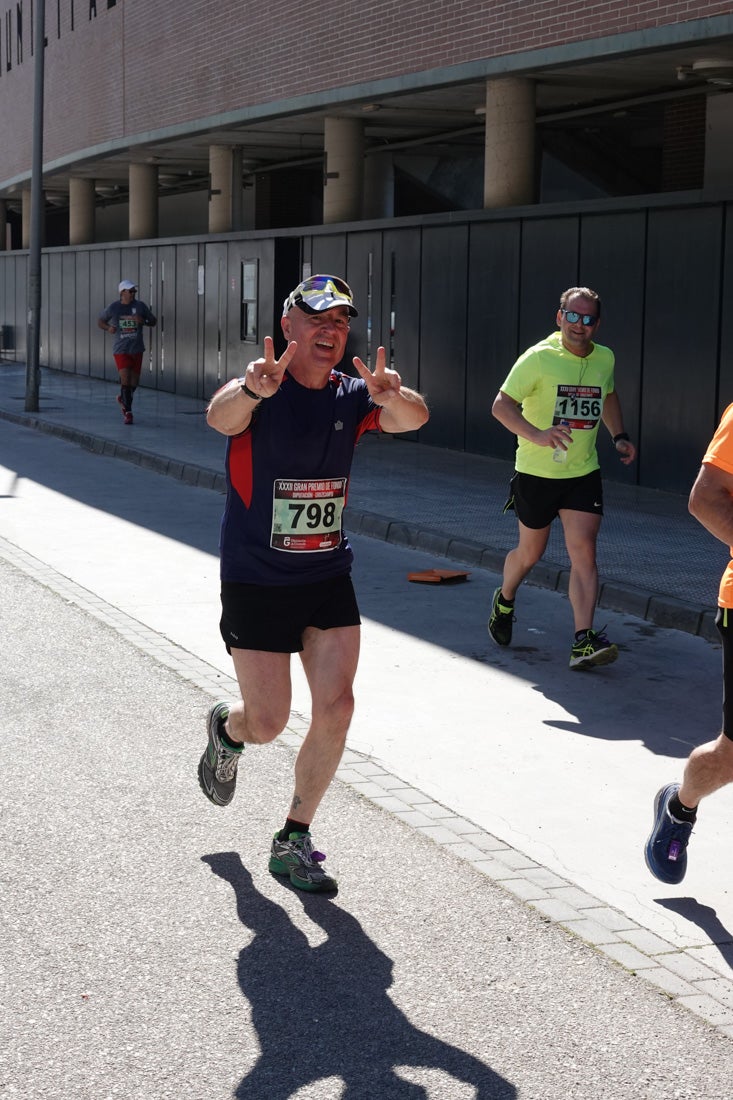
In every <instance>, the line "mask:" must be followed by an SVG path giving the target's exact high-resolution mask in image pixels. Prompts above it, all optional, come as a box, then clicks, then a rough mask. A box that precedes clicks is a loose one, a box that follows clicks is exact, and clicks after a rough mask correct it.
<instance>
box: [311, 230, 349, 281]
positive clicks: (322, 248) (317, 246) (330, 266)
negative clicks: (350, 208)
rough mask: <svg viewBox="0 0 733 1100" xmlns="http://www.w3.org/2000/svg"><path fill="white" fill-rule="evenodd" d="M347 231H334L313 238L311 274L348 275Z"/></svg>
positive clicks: (343, 276)
mask: <svg viewBox="0 0 733 1100" xmlns="http://www.w3.org/2000/svg"><path fill="white" fill-rule="evenodd" d="M347 239H348V235H347V234H346V233H333V234H328V235H323V236H320V235H319V236H317V237H315V236H314V237H313V238H312V245H311V269H312V270H311V275H318V274H319V273H320V274H323V275H340V276H341V277H342V278H345V275H346V241H347Z"/></svg>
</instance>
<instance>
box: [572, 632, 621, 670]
mask: <svg viewBox="0 0 733 1100" xmlns="http://www.w3.org/2000/svg"><path fill="white" fill-rule="evenodd" d="M617 657H618V646H617V645H615V644H614V643H613V642H609V640H608V638H607V637H606V635H605V634H604V633H603V631H602V630H586V632H585V634H584V635H583V637H582V638H579V639H577V640H576V641H574V642H573V648H572V649H571V650H570V667H571V668H597V667H600V666H601V665H610V664H613V662H614V661H615V660H616V658H617Z"/></svg>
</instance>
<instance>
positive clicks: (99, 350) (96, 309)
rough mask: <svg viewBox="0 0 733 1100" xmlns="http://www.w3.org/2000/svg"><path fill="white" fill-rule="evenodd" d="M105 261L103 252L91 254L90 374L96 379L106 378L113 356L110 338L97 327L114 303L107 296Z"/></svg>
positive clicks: (89, 301) (95, 251)
mask: <svg viewBox="0 0 733 1100" xmlns="http://www.w3.org/2000/svg"><path fill="white" fill-rule="evenodd" d="M105 260H106V253H105V252H103V251H101V250H96V249H95V250H94V251H93V252H90V253H89V298H88V303H89V360H90V365H89V373H90V374H91V375H92V376H93V377H94V378H104V375H105V363H106V361H107V358H108V357H111V355H112V345H111V344H110V345H109V347H108V346H107V341H108V340H109V337H108V336H105V334H104V333H103V332H102V330H101V329H100V328H99V326H98V325H97V320H98V318H99V314H100V313H101V312H102V310H103V309H104V307H105V306H107V305H109V303H110V302H111V301H112V299H111V298H109V299H108V298H107V296H106V294H105Z"/></svg>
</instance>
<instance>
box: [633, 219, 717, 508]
mask: <svg viewBox="0 0 733 1100" xmlns="http://www.w3.org/2000/svg"><path fill="white" fill-rule="evenodd" d="M722 217H723V211H722V207H720V206H717V207H715V206H710V207H700V208H697V209H690V208H689V207H688V208H685V209H671V210H652V211H650V213H649V262H648V265H647V284H646V317H647V321H646V328H645V341H644V379H643V386H642V413H643V428H642V438H641V446H642V448H643V450H642V453H641V457H640V467H641V469H640V472H641V477H642V480H643V484H645V485H654V486H656V487H657V488H660V489H669V490H672V491H674V492H687V491H688V490H689V488H690V485H691V484H692V481H693V480H694V478H695V475H696V474H697V471H698V469H699V466H700V458H701V457H702V454H703V453H704V450H705V447H706V445H707V443H708V440H709V436H710V425H711V423H712V421H713V420H714V418H715V414H716V405H717V387H716V375H717V367H718V324H717V309H716V298H717V293H718V291H717V288H718V286H719V282H720V259H721V247H722V246H721V240H722V233H723V224H722ZM711 289H712V293H711Z"/></svg>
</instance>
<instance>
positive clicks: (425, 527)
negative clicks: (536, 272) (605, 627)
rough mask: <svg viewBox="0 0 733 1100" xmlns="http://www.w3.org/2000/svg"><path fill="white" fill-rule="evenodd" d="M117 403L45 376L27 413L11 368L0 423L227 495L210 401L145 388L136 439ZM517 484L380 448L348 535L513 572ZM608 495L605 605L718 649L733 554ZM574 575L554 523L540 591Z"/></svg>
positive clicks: (375, 440) (690, 529) (397, 443)
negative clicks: (725, 577)
mask: <svg viewBox="0 0 733 1100" xmlns="http://www.w3.org/2000/svg"><path fill="white" fill-rule="evenodd" d="M117 392H118V387H117V385H116V384H115V383H112V382H105V381H102V380H100V379H94V378H82V377H79V376H76V375H73V374H65V373H63V372H61V371H55V370H49V369H44V370H43V372H42V380H41V387H40V401H39V405H40V409H39V412H37V413H26V412H25V411H24V399H25V366H24V365H23V364H17V363H7V362H3V363H0V418H4V419H7V420H11V421H13V422H15V423H18V424H24V425H28V426H32V427H34V428H36V429H39V430H42V431H45V432H50V433H52V434H54V435H58V436H60V437H61V438H64V439H67V440H70V441H73V442H76V443H79V444H81V445H82V446H84V447H86V448H88V449H90V450H92V451H95V452H97V453H101V454H107V455H111V456H114V457H116V458H122V459H125V460H127V461H130V462H134V463H136V464H138V465H141V466H144V467H147V468H149V469H153V470H155V471H156V472H159V473H163V474H167V475H169V476H172V477H176V478H179V479H180V480H182V481H184V482H186V483H188V484H191V485H198V486H200V487H202V488H214V489H219V490H221V491H223V490H224V487H225V485H224V474H223V458H224V441H223V440H222V438H221V436H219V435H217V434H216V433H215V432H212V431H211V430H210V429H209V428H208V427H207V426H206V422H205V419H204V410H205V404H204V402H203V401H200V400H197V399H194V398H186V397H181V396H177V395H173V394H169V393H165V392H163V391H161V390H151V389H145V388H141V389H139V390H138V391H137V394H136V397H135V423H134V425H133V426H132V427H126V426H125V425H124V424H123V422H122V417H121V416H120V414H119V407H118V406H117V404H116V402H115V395H116V394H117ZM489 415H490V414H489V410H487V417H488V416H489ZM511 473H512V465H511V463H510V462H503V461H500V460H498V459H492V458H486V457H483V456H480V455H468V454H463V453H460V452H456V451H448V450H442V449H439V448H436V447H428V446H425V445H423V444H416V443H413V442H409V441H407V440H404V439H400V438H398V437H389V436H368V437H367V438H366V439H364V440H363V441H362V443H361V444H360V446H359V448H358V451H357V457H356V461H355V464H354V469H353V477H352V485H351V487H350V494H349V508H348V512H347V519H346V522H347V528H348V530H349V531H351V532H352V533H354V534H356V533H361V534H365V535H369V536H371V537H376V538H381V539H384V540H386V541H388V542H392V543H395V544H396V545H401V546H409V547H414V548H416V549H420V550H424V551H427V552H429V553H432V554H436V555H439V556H445V557H450V558H452V559H453V560H456V561H460V562H465V563H467V564H469V565H471V566H474V567H479V568H485V569H489V570H492V571H495V572H501V566H502V562H503V559H504V555H505V554H506V552H507V550H509V549H510V548H511V547H512V546H513V545H514V541H515V535H516V522H515V520H514V517H513V515H512V514H509V515H507V516H505V515H503V514H502V509H503V505H504V502H505V501H506V497H507V487H508V482H509V478H510V477H511ZM604 493H605V516H604V521H603V527H602V529H601V537H600V540H599V570H600V574H601V592H600V597H599V605H600V607H601V608H607V609H609V610H613V611H620V612H625V613H627V614H631V615H634V616H636V617H637V618H641V619H646V620H648V621H649V622H652V623H655V624H657V625H659V626H666V627H672V628H674V629H677V630H685V631H687V632H688V633H691V634H700V635H701V636H703V637H705V638H708V639H710V640H717V633H716V631H715V627H714V618H715V606H716V598H717V590H718V582H719V579H720V575H721V573H722V572H723V569H724V568H725V565H726V563H727V561H728V553H727V549H726V548H725V547H724V546H722V545H721V544H719V543H718V542H716V540H715V539H713V538H712V536H711V535H709V534H708V532H707V531H705V530H704V529H703V528H702V527H701V526H700V524H698V523H697V522H696V521H695V520H694V519H693V518H692V517H691V516H690V515H689V513H688V511H687V499H686V497H682V496H678V495H675V494H672V493H663V492H658V491H655V490H650V489H642V488H638V487H636V486H631V485H626V484H622V483H619V482H611V481H609V480H608V479H606V481H605V486H604ZM568 576H569V562H568V558H567V555H566V553H565V548H564V544H563V540H562V531H561V529H560V525H559V524H554V525H553V531H552V534H551V536H550V541H549V544H548V547H547V552H546V555H545V558H544V560H543V561H542V562H541V563H539V564H538V565H537V566H536V567H535V569H534V570H533V571H532V574H531V577H530V583H531V584H534V585H538V586H541V587H544V588H549V589H551V590H553V591H555V590H556V591H560V592H567V584H568ZM598 621H599V622H602V617H601V619H599V620H598Z"/></svg>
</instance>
